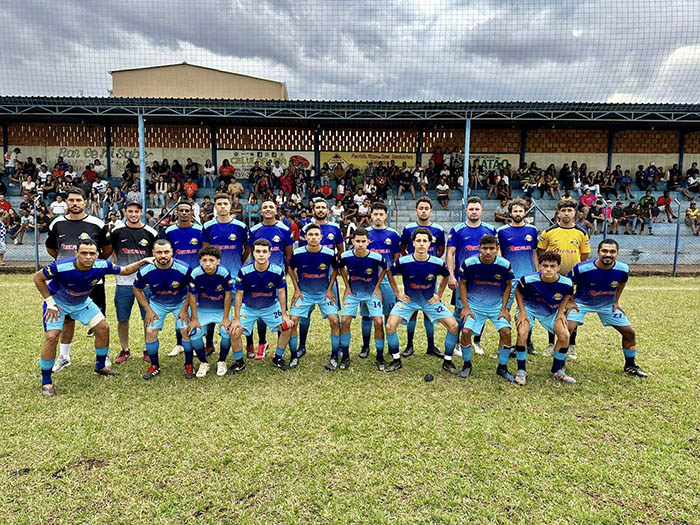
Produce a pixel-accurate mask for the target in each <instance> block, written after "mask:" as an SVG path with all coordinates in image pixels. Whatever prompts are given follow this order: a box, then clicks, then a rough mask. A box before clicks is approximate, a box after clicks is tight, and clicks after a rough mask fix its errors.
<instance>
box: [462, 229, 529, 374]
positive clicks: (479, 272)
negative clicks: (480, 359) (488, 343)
mask: <svg viewBox="0 0 700 525" xmlns="http://www.w3.org/2000/svg"><path fill="white" fill-rule="evenodd" d="M497 251H498V240H497V239H496V237H495V236H493V235H490V234H489V235H484V236H483V237H482V238H481V240H480V241H479V255H474V256H473V257H469V258H468V259H467V260H465V261H464V262H463V263H462V266H461V268H460V275H459V293H460V297H461V300H462V305H464V306H463V308H462V312H461V318H462V320H463V321H464V328H463V329H462V341H461V343H462V359H463V360H464V365H463V366H462V372H461V373H460V375H461V376H462V377H465V378H467V377H469V376H470V375H471V372H472V346H471V339H472V333H476V334H480V333H481V331H482V329H483V328H484V325H485V324H486V321H491V322H492V323H493V325H494V326H495V327H496V330H498V337H499V341H498V367H497V368H496V374H498V375H499V376H501V377H502V378H504V379H506V380H507V381H515V378H514V377H513V375H512V374H510V372H508V359H509V357H510V341H511V330H510V313H509V312H508V306H507V305H508V299H509V298H510V289H511V287H512V286H513V282H512V281H513V278H514V277H513V270H512V268H511V265H510V262H508V260H507V259H504V258H503V257H501V256H498V255H496V252H497Z"/></svg>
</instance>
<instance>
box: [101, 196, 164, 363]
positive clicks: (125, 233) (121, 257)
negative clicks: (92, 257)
mask: <svg viewBox="0 0 700 525" xmlns="http://www.w3.org/2000/svg"><path fill="white" fill-rule="evenodd" d="M124 214H125V216H126V222H125V224H124V225H123V226H121V225H120V226H117V227H116V228H114V230H112V250H113V251H112V255H113V257H114V261H115V262H116V263H117V264H118V265H120V266H126V265H128V264H130V263H132V262H136V261H137V260H139V259H141V258H143V257H150V256H151V253H152V251H153V243H154V242H156V239H157V238H158V232H156V231H155V230H154V229H153V228H151V227H150V226H147V225H145V224H144V223H143V222H142V221H141V218H142V216H143V209H142V204H141V201H139V200H130V201H129V202H127V203H126V207H125V208H124ZM116 279H117V287H116V290H115V292H114V309H115V310H116V311H117V332H118V334H119V344H120V345H121V352H120V353H119V355H118V356H117V358H116V359H115V360H114V362H115V363H116V364H121V363H124V362H125V361H126V360H127V359H129V358H130V357H131V348H130V347H129V319H130V318H131V310H132V308H133V306H134V288H133V286H134V279H136V276H135V275H130V276H123V275H117V277H116ZM139 311H140V313H141V319H142V320H144V319H145V318H146V310H144V309H143V308H142V307H141V305H139ZM144 333H145V325H144ZM143 359H144V361H146V362H148V361H149V358H148V352H146V351H145V350H144V351H143Z"/></svg>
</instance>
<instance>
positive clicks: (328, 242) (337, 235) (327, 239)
mask: <svg viewBox="0 0 700 525" xmlns="http://www.w3.org/2000/svg"><path fill="white" fill-rule="evenodd" d="M309 224H312V223H309ZM309 224H306V225H305V226H304V227H303V228H302V230H301V232H299V246H306V228H307V227H308V226H309ZM319 227H320V228H321V246H323V247H324V248H330V249H331V250H333V253H335V249H336V247H337V245H338V244H340V245H344V244H345V240H344V239H343V232H342V230H341V229H340V226H338V224H337V223H335V222H328V223H326V224H319Z"/></svg>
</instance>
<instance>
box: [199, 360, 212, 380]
mask: <svg viewBox="0 0 700 525" xmlns="http://www.w3.org/2000/svg"><path fill="white" fill-rule="evenodd" d="M210 368H211V365H210V364H209V363H199V368H198V369H197V377H199V378H202V377H205V376H206V375H207V373H208V372H209V369H210Z"/></svg>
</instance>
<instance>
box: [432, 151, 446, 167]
mask: <svg viewBox="0 0 700 525" xmlns="http://www.w3.org/2000/svg"><path fill="white" fill-rule="evenodd" d="M430 160H431V161H432V162H433V166H435V168H436V169H437V170H440V169H441V168H442V164H443V162H444V156H443V154H442V149H441V148H440V146H438V147H437V148H435V151H433V154H432V156H431V157H430Z"/></svg>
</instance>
